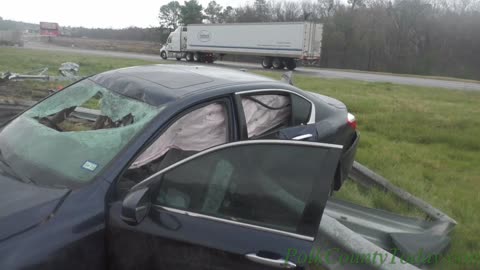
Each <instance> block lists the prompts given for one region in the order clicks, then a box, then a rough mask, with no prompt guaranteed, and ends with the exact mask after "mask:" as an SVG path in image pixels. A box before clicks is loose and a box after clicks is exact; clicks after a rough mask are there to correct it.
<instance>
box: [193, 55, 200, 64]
mask: <svg viewBox="0 0 480 270" xmlns="http://www.w3.org/2000/svg"><path fill="white" fill-rule="evenodd" d="M200 58H201V56H200V53H194V54H193V61H195V62H201V61H200Z"/></svg>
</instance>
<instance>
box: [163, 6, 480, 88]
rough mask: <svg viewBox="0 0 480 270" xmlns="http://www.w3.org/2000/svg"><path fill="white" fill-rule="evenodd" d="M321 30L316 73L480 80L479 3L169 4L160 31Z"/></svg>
mask: <svg viewBox="0 0 480 270" xmlns="http://www.w3.org/2000/svg"><path fill="white" fill-rule="evenodd" d="M285 21H314V22H319V23H323V25H324V34H323V43H322V57H321V61H320V64H319V65H320V66H321V67H328V68H347V69H359V70H369V71H384V72H395V73H408V74H422V75H440V76H453V77H463V78H472V79H480V0H393V1H389V0H348V2H346V3H344V2H343V1H339V0H302V1H291V0H285V1H278V0H270V1H267V0H256V1H255V2H253V3H251V4H246V5H243V6H240V7H236V8H233V7H231V6H227V7H223V6H221V5H219V4H218V3H216V2H215V1H211V2H210V3H209V4H208V5H207V6H206V7H205V8H204V7H203V6H202V5H200V4H199V3H198V1H197V0H189V1H185V2H184V3H183V4H180V3H179V2H178V1H171V2H170V3H168V4H166V5H163V6H162V7H161V8H160V11H159V22H160V27H161V28H162V29H168V30H170V31H171V30H173V29H175V28H177V27H178V25H180V24H191V23H242V22H285Z"/></svg>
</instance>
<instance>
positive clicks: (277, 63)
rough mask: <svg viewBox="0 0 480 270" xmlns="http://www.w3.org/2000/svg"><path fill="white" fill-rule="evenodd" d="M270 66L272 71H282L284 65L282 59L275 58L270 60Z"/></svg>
mask: <svg viewBox="0 0 480 270" xmlns="http://www.w3.org/2000/svg"><path fill="white" fill-rule="evenodd" d="M272 66H273V68H274V69H284V68H285V64H284V63H283V59H281V58H278V57H275V58H273V60H272Z"/></svg>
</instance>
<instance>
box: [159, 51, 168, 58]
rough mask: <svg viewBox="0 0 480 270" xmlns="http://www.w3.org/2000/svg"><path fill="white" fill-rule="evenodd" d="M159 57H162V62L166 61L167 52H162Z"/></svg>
mask: <svg viewBox="0 0 480 270" xmlns="http://www.w3.org/2000/svg"><path fill="white" fill-rule="evenodd" d="M160 57H162V59H163V60H166V59H167V52H165V51H162V52H161V53H160Z"/></svg>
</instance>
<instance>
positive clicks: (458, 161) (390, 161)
mask: <svg viewBox="0 0 480 270" xmlns="http://www.w3.org/2000/svg"><path fill="white" fill-rule="evenodd" d="M258 73H259V74H262V75H266V76H269V77H272V78H276V79H279V78H280V74H279V73H274V72H258ZM293 79H294V83H295V85H296V86H298V87H300V88H302V89H304V90H308V91H313V92H317V93H321V94H324V95H328V96H331V97H334V98H337V99H339V100H341V101H342V102H344V103H345V104H346V105H347V106H348V108H349V110H350V111H351V112H352V113H353V114H355V115H356V117H357V121H358V125H359V130H360V133H361V139H360V144H359V149H358V152H357V158H356V159H357V160H358V161H359V162H361V163H362V164H364V165H366V166H368V167H369V168H371V169H373V170H375V171H376V172H378V173H380V174H381V175H383V176H385V177H386V178H387V179H389V180H390V181H391V182H392V183H394V184H395V185H397V186H399V187H402V188H404V189H405V190H407V191H408V192H410V193H412V194H414V195H416V196H418V197H420V198H422V199H424V200H425V201H427V202H429V203H431V204H432V205H434V206H435V207H437V208H439V209H441V210H442V211H444V212H446V213H447V214H448V215H449V216H451V217H452V218H454V219H455V220H457V222H458V226H457V227H456V228H455V230H454V233H453V239H452V247H451V250H450V251H449V254H450V255H452V256H464V255H466V254H471V255H474V256H477V258H479V260H478V261H479V262H480V234H479V233H478V231H479V228H480V211H479V210H478V208H479V207H480V195H479V191H480V93H478V92H477V93H475V92H462V91H453V90H445V89H433V88H423V87H413V86H403V85H394V84H389V83H368V82H358V81H348V80H326V79H318V78H313V77H306V76H295V75H294V78H293ZM336 196H337V197H340V198H343V199H347V200H349V201H354V202H357V203H360V204H362V205H366V206H370V207H375V208H381V209H386V210H390V211H394V212H399V213H402V214H407V215H414V216H418V215H420V212H418V211H417V210H416V209H412V208H410V207H408V206H407V205H405V204H403V203H401V202H400V201H399V200H397V199H396V198H394V197H393V196H391V195H389V194H385V193H383V192H381V191H378V190H373V191H372V190H368V191H367V190H365V189H363V188H362V187H359V186H358V185H356V184H354V183H351V182H347V184H346V185H345V186H344V187H343V188H342V190H341V191H340V192H339V193H337V194H336ZM435 268H441V269H478V267H477V266H475V265H462V264H453V263H452V264H450V263H446V262H445V263H442V264H440V265H436V267H435Z"/></svg>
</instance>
